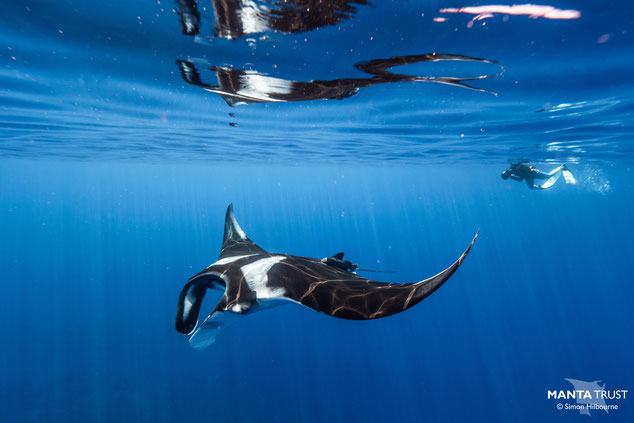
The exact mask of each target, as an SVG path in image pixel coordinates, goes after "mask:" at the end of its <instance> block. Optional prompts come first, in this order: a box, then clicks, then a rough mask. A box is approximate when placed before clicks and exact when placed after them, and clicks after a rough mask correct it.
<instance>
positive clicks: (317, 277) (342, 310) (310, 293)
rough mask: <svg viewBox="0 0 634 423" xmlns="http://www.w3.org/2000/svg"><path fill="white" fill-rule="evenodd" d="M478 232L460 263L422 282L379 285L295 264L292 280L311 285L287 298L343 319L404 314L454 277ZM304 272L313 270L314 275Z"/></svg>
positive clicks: (354, 277)
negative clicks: (302, 281)
mask: <svg viewBox="0 0 634 423" xmlns="http://www.w3.org/2000/svg"><path fill="white" fill-rule="evenodd" d="M478 232H479V230H478ZM478 232H477V233H476V235H475V236H474V237H473V240H472V241H471V243H470V244H469V246H468V247H467V249H466V250H465V251H464V253H462V255H461V256H460V257H459V258H458V260H456V261H455V262H454V263H453V264H452V265H451V266H449V267H448V268H447V269H445V270H443V271H442V272H440V273H438V274H437V275H435V276H432V277H431V278H427V279H425V280H422V281H420V282H413V283H386V282H379V281H373V280H369V279H366V278H363V277H360V276H357V275H356V274H354V273H350V272H346V273H345V274H344V273H342V272H341V271H340V270H338V269H331V266H325V267H322V268H318V267H316V265H315V264H313V263H311V262H307V261H304V262H301V263H299V262H298V263H293V266H291V267H290V268H289V269H287V271H295V270H293V269H299V273H297V275H295V274H293V275H292V277H294V278H295V279H296V280H301V278H307V279H309V283H306V284H304V287H303V288H304V289H302V290H298V289H289V290H288V293H287V294H286V297H287V298H289V299H291V300H293V301H295V302H298V303H300V304H302V305H304V306H306V307H309V308H312V309H313V310H316V311H319V312H321V313H325V314H329V315H331V316H333V317H339V318H342V319H350V320H369V319H378V318H381V317H386V316H390V315H393V314H396V313H400V312H402V311H404V310H407V309H408V308H410V307H413V306H414V305H416V304H418V303H419V302H421V301H422V300H424V299H425V298H427V297H428V296H430V295H431V294H432V293H433V292H434V291H436V290H437V289H438V288H440V286H441V285H442V284H443V283H445V282H446V281H447V280H448V279H449V278H450V277H451V275H453V274H454V272H455V271H456V270H457V269H458V267H460V265H461V264H462V262H463V261H464V259H465V257H466V256H467V254H468V253H469V251H470V250H471V247H472V246H473V243H474V242H475V240H476V238H477V236H478ZM289 262H290V260H289ZM303 269H306V270H310V271H311V272H310V273H311V274H310V276H307V275H308V274H309V273H308V272H307V271H305V270H303ZM287 276H288V275H287Z"/></svg>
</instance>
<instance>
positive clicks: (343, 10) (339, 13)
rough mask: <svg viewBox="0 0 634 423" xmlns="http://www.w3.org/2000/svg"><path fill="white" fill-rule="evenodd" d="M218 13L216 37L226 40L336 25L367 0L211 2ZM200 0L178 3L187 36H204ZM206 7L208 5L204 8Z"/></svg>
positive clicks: (218, 0)
mask: <svg viewBox="0 0 634 423" xmlns="http://www.w3.org/2000/svg"><path fill="white" fill-rule="evenodd" d="M209 2H210V3H211V5H212V8H213V11H214V18H215V19H214V26H215V28H214V31H213V32H214V36H215V37H220V38H226V39H235V38H240V37H242V36H244V35H247V34H254V33H260V32H265V31H277V32H281V33H287V34H290V33H298V32H306V31H311V30H314V29H317V28H322V27H324V26H329V25H336V24H338V23H339V22H341V21H343V20H344V19H349V18H351V17H352V16H354V14H355V13H356V12H357V7H356V5H365V4H367V1H366V0H327V1H325V0H283V1H269V2H266V1H257V0H255V1H254V0H210V1H209ZM199 3H203V4H205V3H206V2H205V1H203V2H199V1H198V0H176V6H177V7H176V13H178V15H179V17H180V23H181V29H182V32H183V34H185V35H198V34H199V33H200V25H201V18H200V12H199V10H198V9H199V8H200V7H199ZM203 7H204V6H203Z"/></svg>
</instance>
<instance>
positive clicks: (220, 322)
mask: <svg viewBox="0 0 634 423" xmlns="http://www.w3.org/2000/svg"><path fill="white" fill-rule="evenodd" d="M242 317H244V314H241V313H236V312H233V311H219V310H217V311H214V312H213V313H211V314H210V315H209V316H207V318H206V319H205V321H204V322H203V324H202V325H200V327H199V328H198V329H197V330H196V332H194V334H193V335H192V336H191V338H189V345H191V346H192V348H195V349H197V350H202V349H204V348H207V347H208V346H210V345H211V344H213V343H214V342H215V341H216V336H218V333H220V331H222V330H224V329H226V328H228V327H229V326H231V325H233V324H234V323H236V322H238V321H239V320H240V319H241V318H242Z"/></svg>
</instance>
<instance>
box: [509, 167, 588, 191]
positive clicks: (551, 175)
mask: <svg viewBox="0 0 634 423" xmlns="http://www.w3.org/2000/svg"><path fill="white" fill-rule="evenodd" d="M562 175H563V177H564V180H565V181H566V183H567V184H576V183H577V181H576V179H575V177H574V176H572V173H571V172H570V170H569V169H568V167H567V166H566V165H565V164H563V165H561V166H559V167H558V168H556V169H553V170H551V171H550V172H542V171H541V170H538V169H535V168H534V167H533V166H529V165H526V164H524V163H521V162H520V163H513V164H511V167H510V168H509V169H506V170H505V171H504V172H502V179H504V180H507V179H508V178H511V179H513V180H515V181H522V180H524V179H526V184H527V185H528V187H529V188H531V189H548V188H550V187H552V186H553V185H554V184H555V182H557V180H558V179H559V178H560V177H561V176H562ZM535 179H545V180H546V181H545V182H543V183H541V184H536V183H535Z"/></svg>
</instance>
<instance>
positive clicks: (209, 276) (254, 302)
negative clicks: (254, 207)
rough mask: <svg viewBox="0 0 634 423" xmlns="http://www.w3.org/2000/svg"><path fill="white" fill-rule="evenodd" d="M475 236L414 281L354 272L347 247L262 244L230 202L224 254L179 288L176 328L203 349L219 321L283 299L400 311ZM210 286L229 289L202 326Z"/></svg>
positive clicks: (359, 315)
mask: <svg viewBox="0 0 634 423" xmlns="http://www.w3.org/2000/svg"><path fill="white" fill-rule="evenodd" d="M478 231H479V230H478ZM477 237H478V232H476V234H475V236H474V237H473V240H472V241H471V243H470V244H469V246H468V247H467V249H466V250H465V252H464V253H462V255H461V256H460V258H458V260H457V261H456V262H455V263H453V264H452V265H451V266H449V267H448V268H447V269H445V270H443V271H442V272H440V273H438V274H437V275H436V276H432V277H430V278H428V279H425V280H422V281H420V282H413V283H387V282H377V281H373V280H369V279H366V278H363V277H361V276H358V275H356V274H355V273H354V270H355V269H356V268H357V267H356V265H352V264H351V263H350V262H348V261H343V253H338V254H335V255H334V256H332V257H328V258H324V259H322V260H320V259H315V258H310V257H299V256H293V255H289V254H275V253H269V252H267V251H265V250H264V249H262V248H261V247H260V246H258V245H257V244H255V243H254V242H253V241H251V240H250V239H249V238H248V237H247V235H246V234H245V233H244V231H243V230H242V228H241V227H240V225H238V222H237V221H236V218H235V215H234V213H233V206H232V205H231V204H230V205H229V207H228V208H227V214H226V218H225V230H224V239H223V241H222V248H221V250H220V257H218V260H217V261H216V262H215V263H213V264H211V265H210V266H209V267H207V268H206V269H204V270H203V271H201V272H200V273H198V274H197V275H195V276H194V277H192V278H191V279H190V280H189V281H188V282H187V283H186V284H185V286H184V287H183V289H182V290H181V293H180V295H179V297H178V306H177V311H176V330H177V331H178V332H180V333H182V334H185V335H190V334H191V335H192V336H191V338H190V339H189V344H190V345H191V346H192V347H193V348H196V349H203V348H206V347H208V346H209V345H211V344H213V343H214V341H215V339H216V336H217V334H218V333H219V332H220V331H221V330H222V329H225V328H226V327H228V326H229V325H231V324H233V323H235V322H236V321H238V320H240V318H242V317H244V316H245V315H248V314H251V313H253V312H256V311H259V310H263V309H267V308H271V307H274V306H277V305H281V304H283V303H284V302H286V303H296V304H300V305H303V306H305V307H308V308H312V309H313V310H316V311H319V312H321V313H325V314H328V315H330V316H333V317H339V318H342V319H351V320H370V319H378V318H381V317H386V316H390V315H392V314H396V313H400V312H401V311H404V310H407V309H408V308H410V307H413V306H414V305H416V304H418V303H419V302H421V301H422V300H424V299H425V298H427V297H428V296H430V295H431V294H432V293H433V292H434V291H436V290H437V289H438V288H439V287H440V286H441V285H442V284H443V283H445V281H447V279H449V277H450V276H451V275H453V273H454V272H455V271H456V270H457V269H458V267H459V266H460V265H461V264H462V261H463V260H464V259H465V257H466V256H467V254H468V253H469V250H471V247H472V246H473V243H474V242H475V240H476V238H477ZM208 289H216V290H221V291H224V295H223V296H222V298H221V300H220V302H219V303H218V305H217V306H216V307H215V308H214V310H213V311H212V313H211V314H210V315H209V316H208V317H207V318H206V319H205V321H204V322H203V323H202V324H201V325H200V326H199V325H198V314H199V313H200V307H201V305H202V302H203V299H204V297H205V294H206V292H207V290H208Z"/></svg>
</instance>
